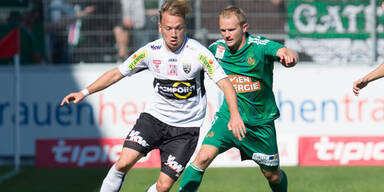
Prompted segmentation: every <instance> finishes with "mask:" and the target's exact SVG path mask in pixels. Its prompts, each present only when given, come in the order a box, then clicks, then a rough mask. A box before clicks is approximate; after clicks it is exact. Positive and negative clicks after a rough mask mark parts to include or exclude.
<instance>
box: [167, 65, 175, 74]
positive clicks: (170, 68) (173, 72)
mask: <svg viewBox="0 0 384 192" xmlns="http://www.w3.org/2000/svg"><path fill="white" fill-rule="evenodd" d="M168 66H169V68H168V75H173V76H177V66H176V65H168Z"/></svg>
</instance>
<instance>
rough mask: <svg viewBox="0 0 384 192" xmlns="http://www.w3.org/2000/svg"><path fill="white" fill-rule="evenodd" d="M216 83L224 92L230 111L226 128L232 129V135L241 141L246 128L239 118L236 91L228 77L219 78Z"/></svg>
mask: <svg viewBox="0 0 384 192" xmlns="http://www.w3.org/2000/svg"><path fill="white" fill-rule="evenodd" d="M217 85H218V86H219V87H220V89H221V90H222V91H223V92H224V95H225V99H226V101H227V104H228V107H229V111H230V113H231V119H230V120H229V123H228V130H230V131H232V132H233V135H234V136H235V137H236V138H237V139H239V140H240V141H241V140H242V138H244V137H245V133H246V129H245V126H244V122H243V119H241V116H240V113H239V108H238V105H237V97H236V91H235V89H234V88H233V86H232V83H231V82H230V81H229V79H228V78H224V79H221V80H220V81H219V82H217Z"/></svg>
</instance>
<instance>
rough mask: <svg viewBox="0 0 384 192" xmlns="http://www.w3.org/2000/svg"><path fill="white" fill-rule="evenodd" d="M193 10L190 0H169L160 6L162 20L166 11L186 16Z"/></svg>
mask: <svg viewBox="0 0 384 192" xmlns="http://www.w3.org/2000/svg"><path fill="white" fill-rule="evenodd" d="M190 11H191V8H190V7H189V2H188V0H167V1H166V2H164V3H163V5H162V6H161V8H160V11H159V12H160V21H161V18H162V15H163V13H164V12H168V13H169V14H171V15H177V16H181V17H183V18H184V19H185V16H186V15H187V14H188V13H189V12H190Z"/></svg>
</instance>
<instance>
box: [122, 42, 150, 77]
mask: <svg viewBox="0 0 384 192" xmlns="http://www.w3.org/2000/svg"><path fill="white" fill-rule="evenodd" d="M148 57H149V55H148V49H147V48H146V46H145V47H142V48H140V49H138V50H137V51H136V52H135V53H133V54H132V55H131V56H129V58H128V59H127V60H125V61H124V62H123V63H122V64H121V65H119V67H118V68H119V71H120V73H121V74H123V75H124V76H131V75H133V74H135V73H137V72H140V71H142V70H144V69H148V65H147V63H148Z"/></svg>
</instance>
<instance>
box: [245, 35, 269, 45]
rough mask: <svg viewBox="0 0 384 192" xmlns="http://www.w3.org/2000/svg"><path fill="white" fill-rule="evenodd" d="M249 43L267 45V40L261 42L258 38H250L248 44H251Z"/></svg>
mask: <svg viewBox="0 0 384 192" xmlns="http://www.w3.org/2000/svg"><path fill="white" fill-rule="evenodd" d="M251 43H255V44H257V45H266V44H267V43H269V40H268V39H264V40H261V37H260V36H257V37H250V38H249V40H248V44H251Z"/></svg>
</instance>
